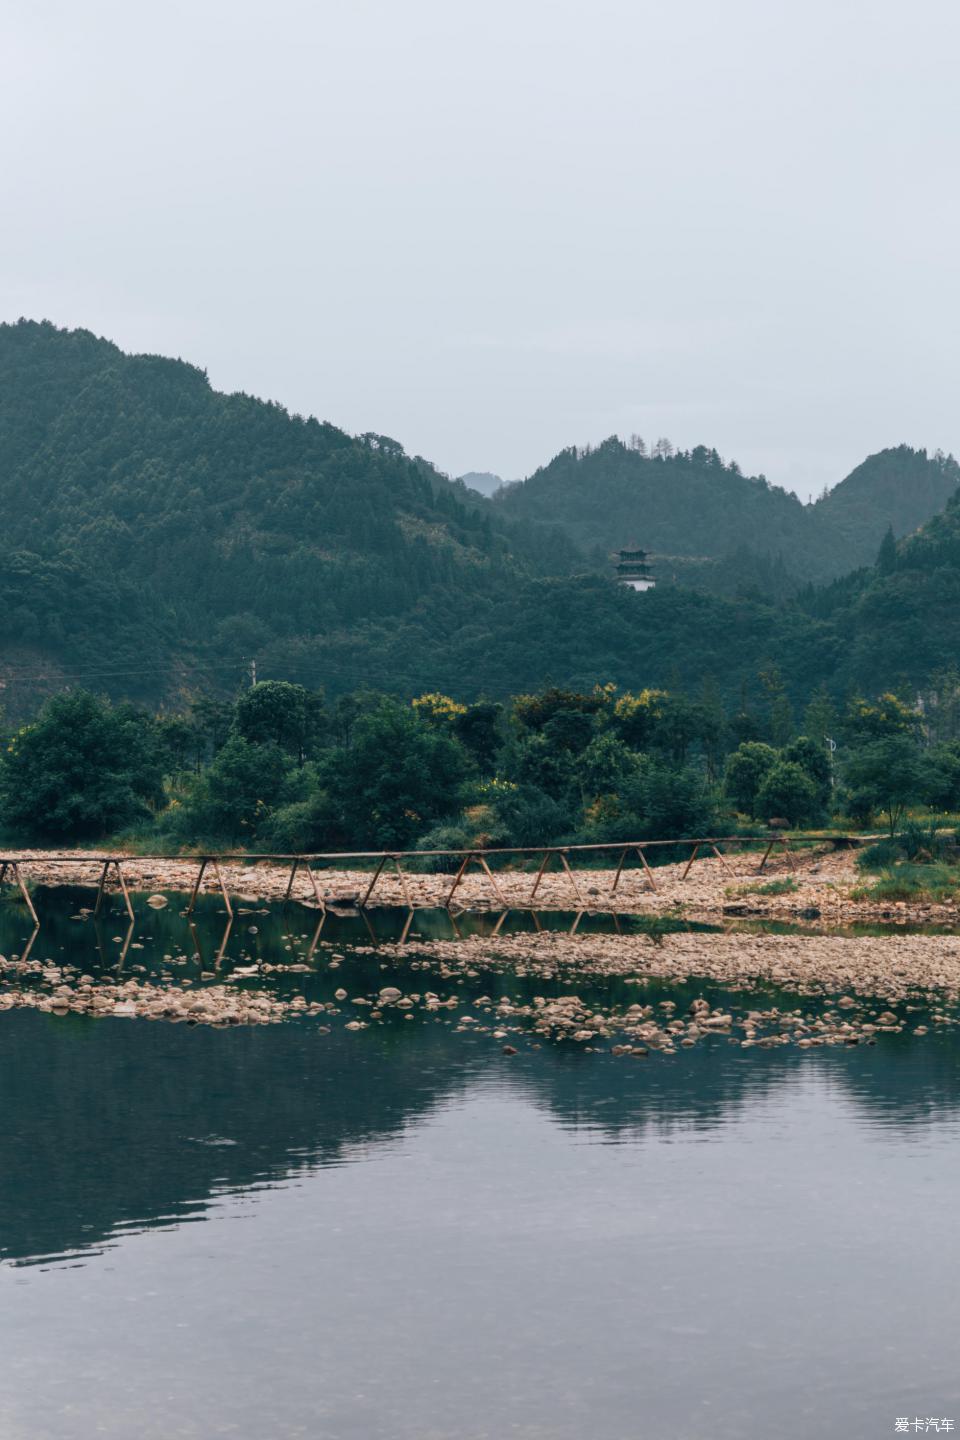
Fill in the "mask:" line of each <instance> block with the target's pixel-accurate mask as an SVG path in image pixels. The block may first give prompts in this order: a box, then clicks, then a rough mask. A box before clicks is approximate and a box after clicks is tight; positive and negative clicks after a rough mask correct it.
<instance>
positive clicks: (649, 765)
mask: <svg viewBox="0 0 960 1440" xmlns="http://www.w3.org/2000/svg"><path fill="white" fill-rule="evenodd" d="M714 821H715V814H714V807H713V804H712V802H711V799H710V795H709V792H708V791H707V789H706V787H705V785H704V782H703V777H702V775H700V774H698V773H697V771H695V770H692V769H689V768H687V769H681V770H677V769H674V768H673V767H672V766H669V765H665V764H664V763H663V762H662V761H661V760H658V759H656V758H654V757H652V756H642V757H641V758H640V760H639V762H638V765H637V768H636V770H635V772H634V773H633V774H632V775H630V776H628V777H627V779H626V780H625V781H624V782H623V784H622V785H621V787H620V790H619V792H618V796H617V814H616V816H615V817H613V818H610V819H608V820H607V821H606V822H605V823H604V824H603V825H602V827H601V831H602V834H603V835H604V837H605V838H609V839H611V840H646V839H650V840H669V839H682V838H687V837H693V836H697V835H703V834H709V832H710V830H711V829H712V828H713V825H714Z"/></svg>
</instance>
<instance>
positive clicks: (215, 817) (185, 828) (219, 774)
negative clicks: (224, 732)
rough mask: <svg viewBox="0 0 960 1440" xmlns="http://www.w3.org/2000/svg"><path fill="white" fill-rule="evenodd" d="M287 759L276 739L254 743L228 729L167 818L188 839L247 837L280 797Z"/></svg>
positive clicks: (240, 838)
mask: <svg viewBox="0 0 960 1440" xmlns="http://www.w3.org/2000/svg"><path fill="white" fill-rule="evenodd" d="M292 764H293V761H292V759H291V757H290V756H289V755H288V754H287V752H286V751H284V750H282V749H281V748H280V746H279V745H277V744H276V743H275V742H271V743H269V744H267V745H255V744H253V743H252V742H251V741H249V740H245V739H244V738H243V736H242V735H231V736H230V739H229V740H228V741H227V742H226V744H225V745H224V746H223V747H222V749H221V750H220V752H219V754H218V755H217V757H216V759H215V760H214V761H213V763H212V764H211V765H210V766H209V767H208V768H207V769H206V770H205V771H204V773H203V775H202V776H201V777H200V779H199V780H198V781H197V782H196V784H195V786H194V788H193V790H192V791H191V793H190V795H189V796H188V798H187V799H186V800H185V801H184V803H183V805H182V806H176V807H174V810H173V812H172V813H170V814H169V819H170V823H171V824H172V825H173V827H174V829H175V832H176V834H177V835H178V836H179V837H180V838H181V839H182V840H185V841H187V842H189V843H194V842H196V841H198V840H203V839H206V838H211V839H223V840H228V841H230V842H235V841H247V842H250V841H252V840H253V838H254V836H255V835H256V834H257V832H258V830H259V829H260V827H261V826H262V825H263V824H264V823H265V821H266V820H267V819H268V817H269V815H270V813H271V811H272V810H273V809H275V808H276V807H277V806H278V805H279V804H281V803H282V801H283V799H284V798H285V797H284V786H285V783H286V781H287V780H288V778H289V775H290V771H291V766H292Z"/></svg>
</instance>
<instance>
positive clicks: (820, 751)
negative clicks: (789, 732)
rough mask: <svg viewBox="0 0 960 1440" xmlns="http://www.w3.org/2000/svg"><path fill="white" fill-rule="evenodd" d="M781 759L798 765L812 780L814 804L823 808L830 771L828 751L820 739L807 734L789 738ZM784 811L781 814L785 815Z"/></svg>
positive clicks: (829, 787)
mask: <svg viewBox="0 0 960 1440" xmlns="http://www.w3.org/2000/svg"><path fill="white" fill-rule="evenodd" d="M783 759H784V760H786V761H792V762H793V763H794V764H795V765H799V766H800V769H801V770H803V771H804V773H805V774H807V775H808V776H809V777H810V779H811V780H812V781H813V784H814V787H815V791H816V804H817V808H818V809H821V810H822V809H823V808H824V807H825V806H826V805H827V804H828V803H829V801H830V791H831V788H832V787H831V773H830V752H829V751H828V750H827V747H826V745H825V744H824V743H823V742H822V741H821V742H819V743H818V742H817V741H816V740H814V739H811V737H810V736H808V735H798V736H797V737H796V739H795V740H791V741H790V744H789V745H786V746H785V747H784V750H783ZM786 813H787V812H786V811H785V810H784V811H783V814H784V815H786Z"/></svg>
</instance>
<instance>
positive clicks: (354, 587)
mask: <svg viewBox="0 0 960 1440" xmlns="http://www.w3.org/2000/svg"><path fill="white" fill-rule="evenodd" d="M0 508H2V514H3V532H2V540H0V640H2V642H3V651H2V652H0V678H3V671H4V662H5V663H6V667H7V669H8V670H10V671H11V672H12V668H13V667H18V668H19V671H20V672H21V673H22V670H23V667H24V665H27V666H28V667H29V666H36V667H37V668H38V669H39V670H43V671H44V672H46V673H48V674H49V676H50V677H51V680H52V681H53V682H54V683H55V682H56V681H57V679H58V677H59V678H63V677H65V676H67V675H69V674H72V673H74V672H76V671H77V670H79V669H82V670H84V671H89V670H91V669H93V670H100V671H103V672H104V673H105V672H107V671H111V672H121V671H126V672H128V673H129V676H130V679H129V682H128V683H129V689H130V690H131V692H132V693H136V694H142V695H144V696H145V697H151V698H156V697H157V696H158V695H163V694H167V693H169V691H170V690H171V688H175V685H176V681H177V677H180V679H182V680H184V681H189V679H190V677H191V676H194V675H199V674H201V673H209V672H210V670H211V667H214V668H215V667H217V666H224V667H226V668H227V669H229V667H230V666H231V665H233V666H234V668H235V667H236V664H237V662H238V660H239V659H240V658H242V657H245V656H251V655H259V656H260V657H261V659H267V660H269V659H270V658H271V655H272V656H273V657H274V659H275V660H276V661H277V662H278V663H279V661H280V660H281V659H283V662H284V663H285V664H286V665H287V666H288V668H289V667H290V666H291V665H293V664H295V663H297V662H300V663H306V664H310V663H311V655H310V653H309V649H310V647H309V643H307V646H306V650H304V644H305V642H309V641H310V640H311V639H312V638H313V637H317V636H325V637H329V638H331V639H332V638H334V637H341V636H342V637H346V636H348V635H350V634H351V633H352V632H354V631H356V630H359V631H361V632H364V631H365V630H366V629H367V628H368V627H376V626H379V625H386V626H388V627H389V626H391V625H396V623H397V622H398V620H399V619H402V618H408V619H409V620H410V622H411V623H413V624H414V625H416V624H418V623H419V622H420V617H424V616H429V617H433V622H435V623H436V624H438V625H441V626H442V624H443V623H444V619H446V623H449V624H454V623H456V620H457V617H458V616H459V615H460V614H461V613H469V611H470V608H471V607H472V606H473V605H474V604H476V603H479V602H481V601H482V600H483V599H484V598H485V597H486V598H493V597H494V596H497V595H500V594H503V593H506V592H512V591H513V590H514V589H515V588H516V586H517V584H518V583H519V582H520V581H521V580H522V579H523V578H524V577H526V576H535V575H538V574H545V573H548V572H549V573H551V574H557V573H563V572H564V571H565V570H569V569H570V568H571V567H572V566H573V563H574V550H573V547H572V546H571V545H570V544H569V543H568V542H567V541H566V540H565V539H564V538H563V537H562V535H560V534H559V533H553V534H551V533H549V532H544V531H543V529H542V528H541V527H539V526H530V525H527V524H526V523H525V522H522V521H521V522H514V521H512V520H511V519H510V518H509V517H506V516H501V515H500V514H499V513H497V512H494V511H493V509H492V507H491V506H490V504H489V502H488V501H486V500H485V499H483V498H482V497H481V496H479V495H477V494H475V493H474V492H471V491H469V490H467V489H466V488H465V487H464V486H462V485H460V484H456V483H453V482H450V481H449V480H447V479H446V478H445V477H443V476H442V475H440V474H439V473H438V472H437V471H436V470H434V469H433V467H431V466H430V465H429V464H428V463H427V462H426V461H423V460H421V459H411V458H409V457H408V456H407V455H405V454H404V452H403V450H402V449H401V447H400V446H399V445H398V444H397V443H396V442H395V441H392V440H390V439H388V438H386V437H384V436H379V435H365V436H362V437H360V438H353V437H351V436H349V435H346V434H344V432H342V431H341V430H338V429H336V428H335V427H334V426H333V425H330V424H323V423H320V422H318V421H317V420H314V419H304V418H302V417H300V416H295V415H290V414H288V413H287V412H286V411H285V410H284V409H282V408H281V407H280V406H278V405H273V404H265V403H264V402H262V401H260V400H255V399H252V398H251V397H249V396H247V395H223V394H218V393H217V392H216V391H214V390H212V389H211V387H210V385H209V383H208V381H207V379H206V376H205V375H204V374H203V373H202V372H201V371H200V370H197V369H196V368H194V367H193V366H191V365H187V364H184V363H183V362H181V361H179V360H167V359H162V358H160V357H157V356H128V355H124V354H123V353H122V352H121V351H120V350H119V349H117V347H116V346H114V345H112V344H110V343H108V342H107V341H105V340H100V339H97V338H96V337H94V336H93V335H92V334H90V333H88V332H86V331H72V332H68V331H64V330H58V329H56V328H55V327H54V326H52V325H50V324H36V323H32V322H25V321H21V322H20V323H18V324H16V325H5V326H0ZM578 563H581V564H582V562H578ZM348 648H349V647H348ZM151 671H153V674H152V675H151V674H150V673H149V672H151ZM135 672H140V673H139V675H135ZM8 678H10V677H8ZM315 678H316V680H317V681H318V682H320V681H322V680H323V679H324V676H323V675H318V676H316V677H315ZM363 678H364V676H363V675H362V674H360V673H354V674H352V675H350V676H349V677H348V676H346V675H344V676H343V679H344V681H347V680H348V679H349V681H350V683H358V682H360V681H362V680H363ZM371 678H374V677H371ZM376 678H377V679H383V678H384V677H383V676H382V675H379V674H378V675H377V677H376ZM10 688H12V687H10ZM41 688H42V687H41Z"/></svg>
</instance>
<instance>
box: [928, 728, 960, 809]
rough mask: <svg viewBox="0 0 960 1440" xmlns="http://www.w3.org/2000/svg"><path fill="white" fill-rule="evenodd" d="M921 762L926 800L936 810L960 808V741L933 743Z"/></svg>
mask: <svg viewBox="0 0 960 1440" xmlns="http://www.w3.org/2000/svg"><path fill="white" fill-rule="evenodd" d="M921 764H922V769H923V800H924V802H925V803H926V804H927V805H929V806H931V807H932V808H933V809H934V810H958V809H960V741H957V740H946V741H942V742H941V743H940V744H939V745H931V747H930V749H929V750H927V751H925V752H924V753H923V756H922V761H921Z"/></svg>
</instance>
